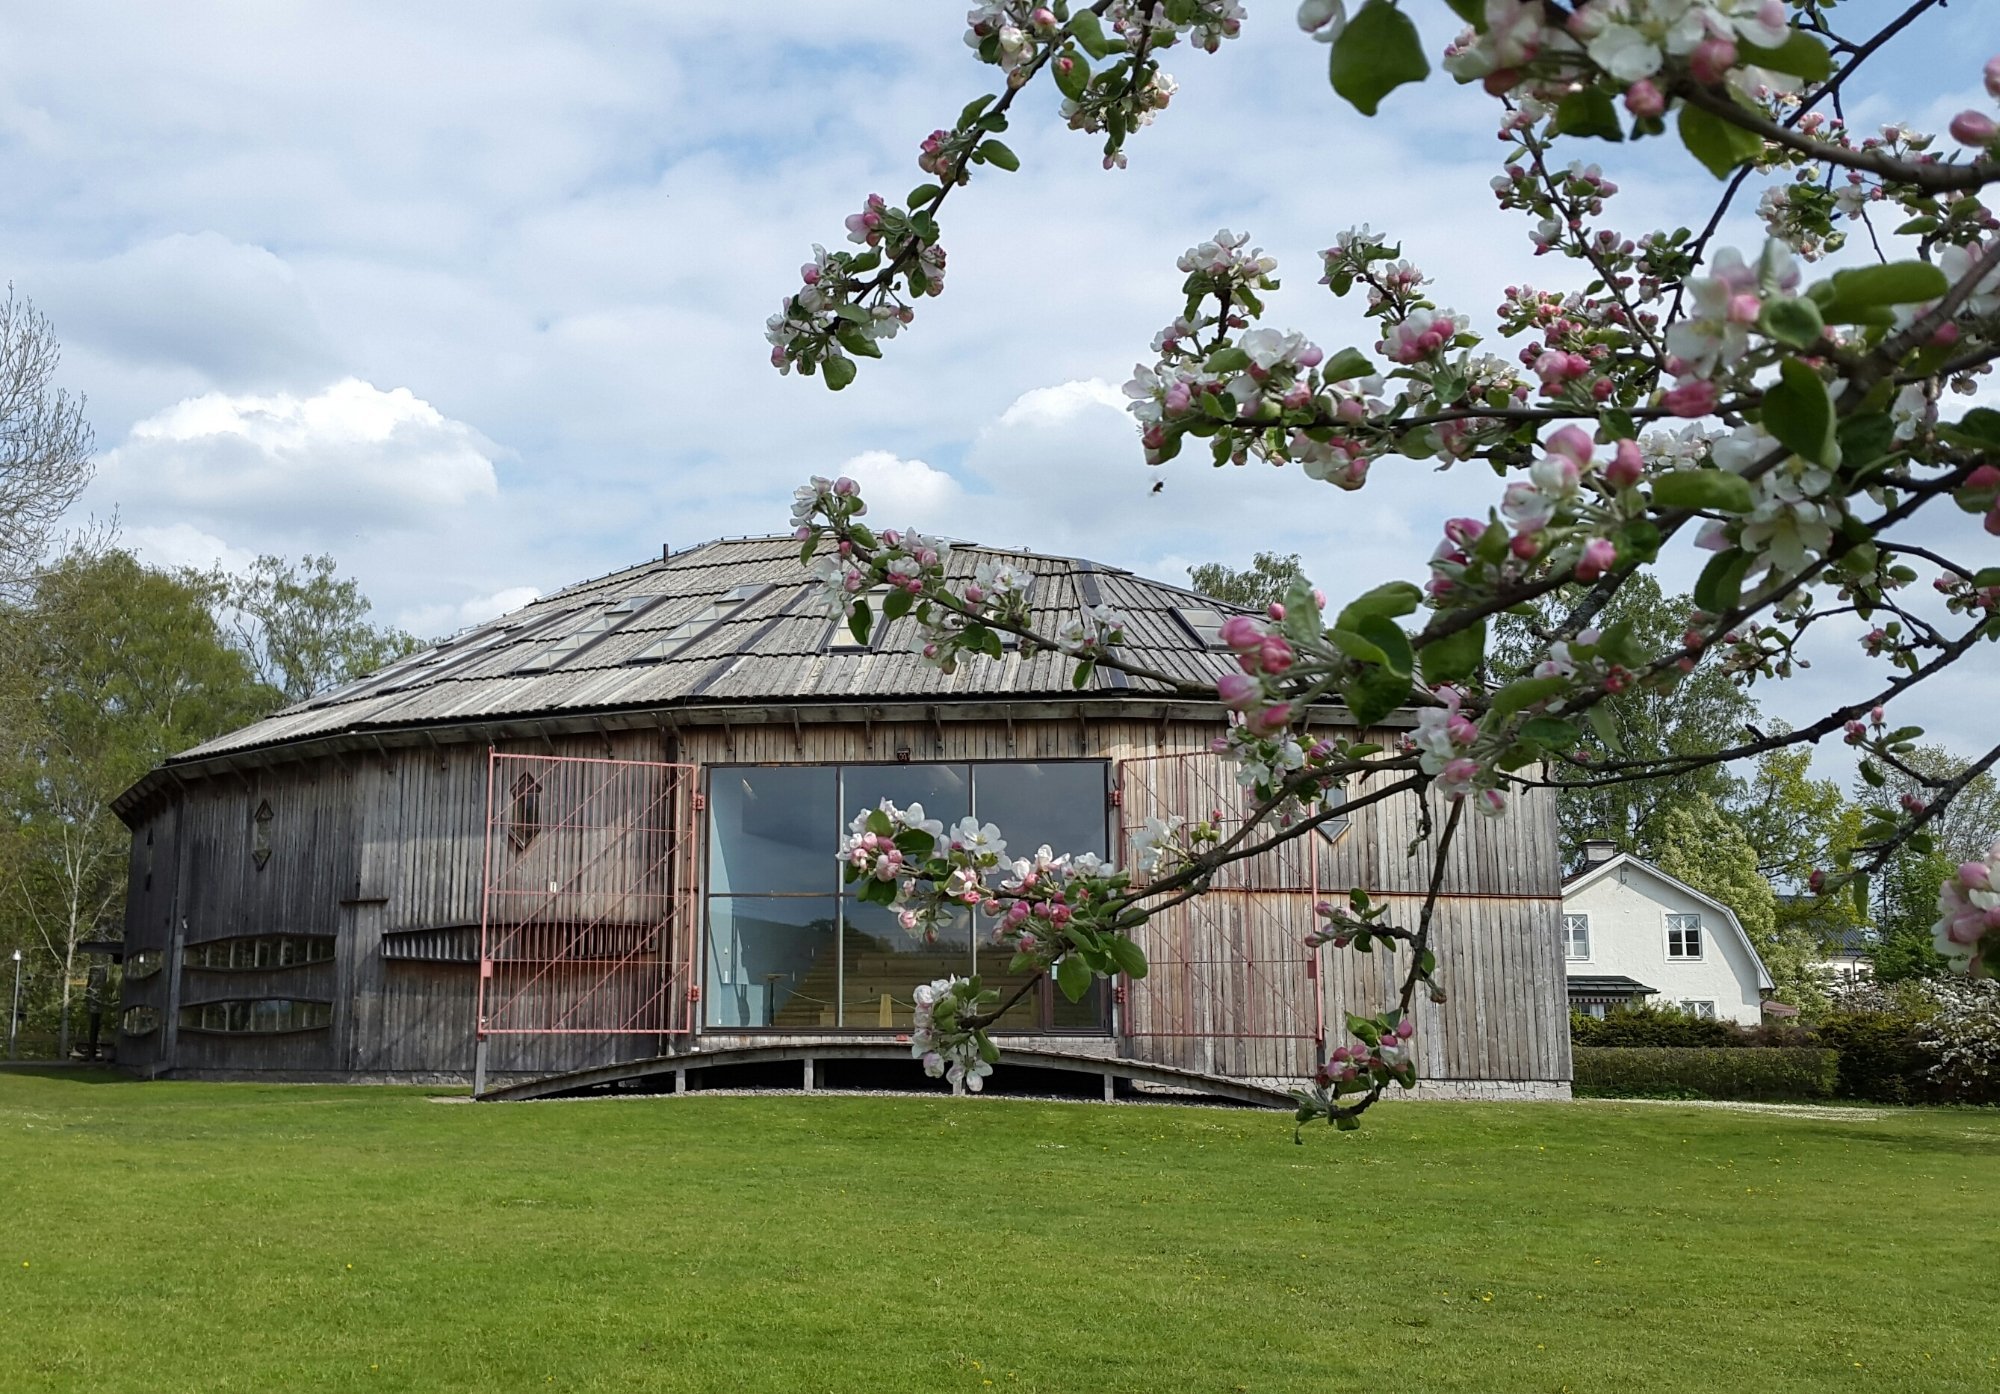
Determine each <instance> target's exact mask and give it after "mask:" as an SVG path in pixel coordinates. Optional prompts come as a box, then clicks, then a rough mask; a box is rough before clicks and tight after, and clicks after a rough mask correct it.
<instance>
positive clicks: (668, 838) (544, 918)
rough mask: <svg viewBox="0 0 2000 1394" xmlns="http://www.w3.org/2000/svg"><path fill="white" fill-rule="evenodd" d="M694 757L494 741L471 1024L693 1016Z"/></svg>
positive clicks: (674, 1027) (510, 1026) (627, 1028)
mask: <svg viewBox="0 0 2000 1394" xmlns="http://www.w3.org/2000/svg"><path fill="white" fill-rule="evenodd" d="M695 792H696V784H695V767H694V766H692V765H666V764H652V763H648V762H644V761H637V760H589V759H576V758H571V757H566V756H556V755H503V754H501V753H499V752H498V751H494V752H491V753H490V755H489V758H488V766H487V791H486V871H485V891H484V895H483V898H482V902H481V910H480V926H479V1008H478V1010H479V1018H478V1019H479V1035H480V1040H481V1041H482V1042H484V1040H485V1039H486V1038H487V1037H489V1036H546V1035H597V1036H609V1035H660V1036H668V1035H680V1034H683V1033H685V1032H687V1031H689V1030H690V1029H691V1028H692V1026H693V1019H694V996H695V993H694V983H695V977H694V946H695V932H696V898H695V860H694V859H695V846H696V842H697V838H696V835H695V822H694V818H695V804H696V799H695Z"/></svg>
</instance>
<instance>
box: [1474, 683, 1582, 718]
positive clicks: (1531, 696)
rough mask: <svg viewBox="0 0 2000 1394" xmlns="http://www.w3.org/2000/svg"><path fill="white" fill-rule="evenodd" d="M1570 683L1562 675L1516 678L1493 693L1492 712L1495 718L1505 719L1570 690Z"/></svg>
mask: <svg viewBox="0 0 2000 1394" xmlns="http://www.w3.org/2000/svg"><path fill="white" fill-rule="evenodd" d="M1569 685H1570V680H1569V679H1568V678H1561V677H1546V678H1516V679H1515V680H1514V681H1513V682H1510V683H1508V684H1507V685H1506V686H1505V687H1503V688H1501V689H1500V690H1499V691H1498V692H1496V693H1494V694H1493V706H1492V713H1493V715H1494V717H1495V718H1497V719H1500V720H1505V719H1506V718H1507V717H1510V716H1512V715H1513V714H1514V713H1515V712H1518V711H1521V710H1523V709H1524V708H1527V707H1532V706H1533V705H1535V703H1537V702H1541V701H1545V700H1547V699H1548V698H1550V697H1553V696H1555V695H1556V694H1557V693H1559V692H1566V691H1568V690H1569Z"/></svg>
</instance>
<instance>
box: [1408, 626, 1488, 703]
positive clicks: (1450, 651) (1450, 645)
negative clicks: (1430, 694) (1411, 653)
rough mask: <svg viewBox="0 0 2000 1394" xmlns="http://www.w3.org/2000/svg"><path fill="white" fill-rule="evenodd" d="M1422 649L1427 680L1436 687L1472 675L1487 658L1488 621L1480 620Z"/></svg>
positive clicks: (1425, 679) (1433, 641) (1434, 640)
mask: <svg viewBox="0 0 2000 1394" xmlns="http://www.w3.org/2000/svg"><path fill="white" fill-rule="evenodd" d="M1419 652H1420V656H1421V657H1422V659H1423V665H1424V681H1425V682H1427V683H1429V684H1431V685H1432V686H1433V687H1435V686H1436V685H1437V684H1439V683H1446V682H1458V681H1459V680H1461V679H1463V678H1469V677H1471V676H1472V675H1473V673H1475V672H1477V671H1478V669H1479V665H1480V663H1481V662H1482V661H1483V660H1484V659H1485V657H1486V621H1485V620H1479V621H1478V622H1476V623H1474V624H1469V625H1467V626H1466V627H1465V628H1463V629H1461V630H1458V631H1456V632H1455V633H1451V634H1447V635H1445V636H1444V637H1443V638H1442V639H1433V640H1431V641H1430V642H1429V643H1427V644H1425V645H1424V646H1423V648H1422V649H1421V650H1420V651H1419Z"/></svg>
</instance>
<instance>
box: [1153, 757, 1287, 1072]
mask: <svg viewBox="0 0 2000 1394" xmlns="http://www.w3.org/2000/svg"><path fill="white" fill-rule="evenodd" d="M1118 782H1119V794H1120V797H1119V799H1118V807H1119V809H1120V812H1121V815H1122V816H1121V820H1120V822H1121V832H1122V834H1123V838H1122V841H1123V847H1122V851H1123V854H1124V860H1125V865H1127V866H1130V867H1134V868H1136V866H1137V861H1138V858H1137V852H1136V847H1135V843H1136V839H1137V837H1138V835H1139V833H1140V832H1142V831H1143V830H1144V828H1145V826H1146V820H1147V819H1148V818H1165V817H1169V816H1174V817H1179V818H1182V819H1185V820H1186V821H1187V822H1188V823H1189V824H1194V823H1199V822H1202V821H1209V822H1215V821H1217V820H1216V818H1215V816H1214V815H1215V814H1217V813H1218V812H1219V813H1220V814H1221V815H1222V816H1221V819H1220V823H1221V828H1222V834H1223V836H1224V837H1227V836H1228V835H1229V834H1230V833H1232V832H1234V831H1235V830H1236V829H1238V828H1240V827H1241V826H1242V820H1243V818H1244V817H1245V816H1246V815H1247V812H1248V808H1249V803H1248V796H1247V795H1246V794H1245V792H1244V791H1243V790H1241V789H1240V788H1239V787H1238V786H1237V784H1236V780H1235V776H1234V772H1233V771H1232V770H1231V768H1230V767H1229V766H1228V765H1227V764H1226V763H1225V762H1224V761H1223V760H1222V759H1221V758H1220V757H1219V756H1216V755H1213V754H1210V753H1208V752H1198V753H1191V754H1183V755H1149V756H1140V757H1136V758H1134V759H1129V760H1122V761H1120V762H1119V766H1118ZM1318 854H1319V848H1318V846H1317V845H1316V840H1315V839H1312V837H1311V835H1310V834H1308V835H1307V837H1306V838H1302V839H1298V840H1296V841H1295V842H1294V843H1292V844H1290V845H1289V849H1288V850H1287V849H1280V850H1278V851H1273V852H1267V853H1262V854H1259V855H1258V856H1256V857H1252V858H1249V859H1247V860H1245V861H1243V862H1240V863H1236V864H1235V865H1234V866H1232V867H1228V868H1224V869H1222V870H1221V871H1218V873H1217V874H1216V877H1215V881H1214V884H1212V886H1211V887H1210V889H1209V890H1207V891H1206V892H1204V893H1203V894H1201V895H1199V896H1196V897H1194V898H1193V899H1191V900H1187V901H1183V902H1182V903H1181V904H1179V905H1176V906H1173V907H1171V908H1170V909H1168V910H1166V911H1163V912H1162V913H1160V914H1157V915H1154V916H1153V917H1152V918H1150V919H1149V920H1147V922H1146V923H1145V924H1144V925H1143V926H1141V927H1140V928H1139V929H1138V930H1136V931H1135V932H1134V937H1135V939H1136V940H1137V942H1138V944H1139V946H1140V948H1142V949H1144V950H1145V952H1146V961H1147V964H1148V972H1147V975H1146V976H1145V977H1144V978H1140V979H1136V980H1134V979H1124V980H1122V981H1123V990H1122V991H1121V993H1120V1000H1121V1001H1122V1002H1124V1003H1125V1004H1126V1010H1125V1012H1124V1013H1123V1021H1122V1022H1121V1033H1122V1034H1123V1035H1125V1036H1127V1037H1129V1038H1133V1039H1146V1038H1162V1039H1190V1038H1210V1039H1216V1040H1221V1039H1233V1040H1293V1041H1312V1042H1314V1043H1315V1045H1316V1046H1319V1045H1323V1044H1324V1042H1325V1040H1326V1002H1325V998H1324V996H1323V995H1322V993H1321V991H1320V983H1319V954H1318V951H1317V950H1316V949H1312V948H1308V947H1307V946H1306V943H1305V937H1306V935H1307V934H1308V933H1309V932H1310V931H1311V930H1312V928H1313V915H1312V906H1313V903H1314V902H1315V901H1316V900H1317V899H1318V898H1319V896H1318V891H1319V855H1318Z"/></svg>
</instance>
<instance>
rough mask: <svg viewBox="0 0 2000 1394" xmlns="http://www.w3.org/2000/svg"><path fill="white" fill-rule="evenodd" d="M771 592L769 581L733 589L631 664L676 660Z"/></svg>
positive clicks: (648, 647) (688, 618)
mask: <svg viewBox="0 0 2000 1394" xmlns="http://www.w3.org/2000/svg"><path fill="white" fill-rule="evenodd" d="M769 589H771V586H770V583H769V582H764V581H753V582H751V583H749V584H747V585H741V586H731V587H730V588H729V589H728V590H727V591H725V592H724V593H723V594H722V595H719V596H717V597H716V598H715V599H714V600H711V601H709V603H708V604H706V605H704V606H702V607H701V609H699V610H697V611H695V612H694V613H693V614H692V615H689V616H688V617H687V618H686V619H684V620H682V621H681V622H680V623H679V624H677V625H675V626H674V627H673V628H672V629H669V630H668V631H667V632H666V633H665V634H662V635H661V636H660V637H659V638H657V639H655V640H653V642H652V643H650V644H647V645H646V646H645V647H644V648H642V649H640V650H639V651H638V652H637V653H635V654H633V655H632V656H631V657H630V658H628V659H626V660H625V661H626V662H627V663H658V662H660V661H662V660H663V659H668V658H672V657H673V656H674V655H675V654H677V653H679V652H680V651H681V650H683V649H685V648H687V647H688V646H689V645H691V644H693V643H694V642H695V641H696V640H697V639H700V638H702V637H704V636H705V635H706V634H707V633H708V632H709V631H710V630H712V629H714V628H715V626H717V625H718V624H721V623H722V622H723V621H724V620H726V619H728V618H729V617H730V616H731V615H734V614H735V613H736V612H737V611H738V610H741V609H742V608H743V607H744V606H745V605H748V604H749V603H750V602H751V601H753V600H755V599H756V598H757V597H758V596H760V595H762V594H764V592H766V591H768V590H769Z"/></svg>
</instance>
